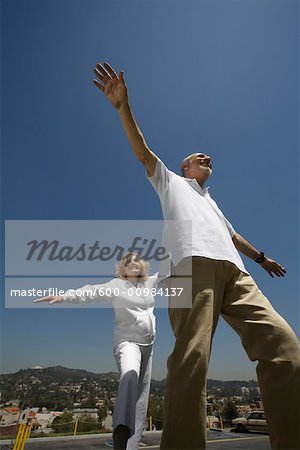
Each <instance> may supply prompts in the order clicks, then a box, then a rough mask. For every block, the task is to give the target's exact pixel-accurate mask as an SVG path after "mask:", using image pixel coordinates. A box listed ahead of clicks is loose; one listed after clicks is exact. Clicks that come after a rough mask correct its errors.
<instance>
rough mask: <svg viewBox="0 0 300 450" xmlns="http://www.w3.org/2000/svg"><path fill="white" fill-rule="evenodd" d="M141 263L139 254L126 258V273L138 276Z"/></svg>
mask: <svg viewBox="0 0 300 450" xmlns="http://www.w3.org/2000/svg"><path fill="white" fill-rule="evenodd" d="M141 269H142V267H141V263H140V258H139V256H138V255H132V256H130V257H129V258H128V259H127V258H126V260H125V265H124V270H125V275H126V276H130V277H138V276H139V274H140V272H141Z"/></svg>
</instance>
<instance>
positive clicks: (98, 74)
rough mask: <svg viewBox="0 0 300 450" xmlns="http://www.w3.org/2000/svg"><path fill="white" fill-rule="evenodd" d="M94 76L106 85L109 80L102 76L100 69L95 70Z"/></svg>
mask: <svg viewBox="0 0 300 450" xmlns="http://www.w3.org/2000/svg"><path fill="white" fill-rule="evenodd" d="M94 74H95V75H96V77H98V78H99V80H100V81H102V83H103V84H104V85H105V84H106V83H107V82H108V80H107V79H106V78H105V77H104V76H103V75H101V73H100V72H99V70H98V69H94Z"/></svg>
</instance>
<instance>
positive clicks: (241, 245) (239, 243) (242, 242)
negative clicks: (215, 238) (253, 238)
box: [232, 233, 286, 278]
mask: <svg viewBox="0 0 300 450" xmlns="http://www.w3.org/2000/svg"><path fill="white" fill-rule="evenodd" d="M232 241H233V243H234V245H235V247H236V249H237V250H238V251H239V252H241V253H243V254H244V255H246V256H248V257H249V258H251V259H253V261H256V259H257V258H259V257H260V256H261V252H260V251H258V250H257V249H256V248H255V247H253V246H252V245H251V244H250V243H249V242H248V241H247V240H246V239H245V238H243V236H241V235H240V234H238V233H235V234H234V236H233V237H232ZM262 259H263V261H262V262H260V263H259V264H260V265H261V267H262V268H263V269H265V270H266V271H267V272H268V274H269V275H270V276H271V277H272V278H274V275H276V276H277V277H284V274H285V273H286V270H285V268H284V267H282V266H281V265H280V264H278V263H277V262H276V261H274V260H273V259H270V258H268V257H267V256H264V257H263V258H262ZM273 274H274V275H273Z"/></svg>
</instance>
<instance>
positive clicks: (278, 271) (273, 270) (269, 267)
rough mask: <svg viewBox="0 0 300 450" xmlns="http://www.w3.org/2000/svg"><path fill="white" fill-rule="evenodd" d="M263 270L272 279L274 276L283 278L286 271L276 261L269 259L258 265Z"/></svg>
mask: <svg viewBox="0 0 300 450" xmlns="http://www.w3.org/2000/svg"><path fill="white" fill-rule="evenodd" d="M260 265H261V267H262V268H263V269H265V270H266V271H267V272H268V274H269V275H270V276H271V277H272V278H274V275H276V276H277V277H284V275H285V273H286V270H285V268H284V267H282V266H281V265H280V264H278V263H277V262H276V261H274V260H273V259H270V258H266V259H265V261H264V262H263V263H261V264H260Z"/></svg>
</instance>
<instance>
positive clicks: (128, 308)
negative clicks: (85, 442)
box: [34, 253, 157, 450]
mask: <svg viewBox="0 0 300 450" xmlns="http://www.w3.org/2000/svg"><path fill="white" fill-rule="evenodd" d="M148 268H149V264H148V263H146V262H145V261H143V260H142V259H141V258H140V256H139V255H138V254H136V253H127V254H126V255H125V256H124V257H123V258H122V259H121V260H120V261H119V263H118V264H117V270H116V278H113V279H112V280H110V281H108V282H107V283H103V284H97V285H85V286H83V287H82V288H79V289H76V290H74V289H69V290H67V291H66V292H65V293H64V294H63V296H48V297H43V298H40V299H36V300H34V303H40V302H48V303H50V304H54V303H59V302H63V301H66V302H76V303H86V302H90V301H97V300H103V299H105V298H109V299H111V301H112V306H113V308H114V312H115V331H114V356H115V359H116V363H117V366H118V369H119V372H120V382H119V388H118V393H117V398H116V403H115V407H114V417H113V440H114V449H118V450H120V449H126V445H127V450H137V448H138V445H139V442H140V438H141V434H142V431H143V428H144V423H145V418H146V414H147V407H148V398H149V390H150V381H151V368H152V347H153V342H154V338H155V316H154V314H153V309H154V295H153V294H155V287H156V284H157V274H155V275H153V276H150V277H149V276H148Z"/></svg>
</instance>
